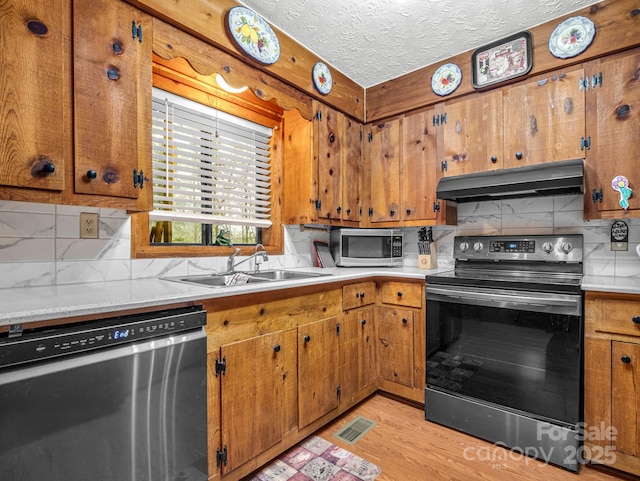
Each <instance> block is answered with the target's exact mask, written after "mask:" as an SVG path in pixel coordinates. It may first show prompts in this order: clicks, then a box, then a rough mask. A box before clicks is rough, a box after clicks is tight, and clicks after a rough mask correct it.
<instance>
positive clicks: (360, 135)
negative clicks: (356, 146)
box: [360, 130, 363, 142]
mask: <svg viewBox="0 0 640 481" xmlns="http://www.w3.org/2000/svg"><path fill="white" fill-rule="evenodd" d="M362 138H363V137H362V130H361V131H360V142H362Z"/></svg>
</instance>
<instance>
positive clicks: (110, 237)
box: [0, 196, 640, 288]
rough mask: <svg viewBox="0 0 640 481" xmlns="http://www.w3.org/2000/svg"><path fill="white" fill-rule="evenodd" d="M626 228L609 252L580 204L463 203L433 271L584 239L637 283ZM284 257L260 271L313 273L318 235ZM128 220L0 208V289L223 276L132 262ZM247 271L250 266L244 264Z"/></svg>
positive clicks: (113, 214) (409, 235)
mask: <svg viewBox="0 0 640 481" xmlns="http://www.w3.org/2000/svg"><path fill="white" fill-rule="evenodd" d="M80 212H98V213H99V215H100V238H99V239H80V238H79V214H80ZM625 220H626V221H627V223H628V224H629V231H630V232H629V241H630V242H629V251H627V252H612V251H611V250H610V240H609V239H610V228H611V224H612V221H591V222H584V221H583V220H582V197H581V196H558V197H542V198H534V199H517V200H508V201H492V202H480V203H476V202H474V203H466V204H460V205H459V206H458V226H457V228H456V227H444V226H436V227H434V228H433V230H434V238H435V240H436V244H437V252H438V264H439V266H440V267H453V259H452V253H453V238H454V236H455V235H458V234H459V235H466V234H486V235H495V234H522V233H525V234H551V233H554V234H565V233H571V234H583V235H584V241H585V248H586V249H585V273H586V274H593V275H605V276H612V275H617V276H625V277H629V276H636V277H640V259H639V258H638V257H637V256H636V254H635V247H636V245H637V244H638V243H640V219H625ZM417 230H418V229H417V228H411V229H405V251H406V257H405V265H408V266H412V265H417ZM284 234H285V254H284V255H283V256H274V255H272V256H270V257H269V262H268V263H267V265H266V266H265V268H280V267H305V266H310V265H313V262H312V255H311V241H312V240H314V239H319V240H324V241H328V234H327V233H326V232H324V231H323V230H321V229H304V230H301V229H300V228H299V226H287V227H285V229H284ZM130 242H131V220H130V218H129V216H128V215H127V214H126V212H124V211H121V210H113V209H97V208H89V207H70V206H60V205H49V204H33V203H25V202H10V201H0V288H3V287H16V286H32V285H49V284H71V283H83V282H95V281H105V280H122V279H137V278H148V277H162V276H180V275H193V274H206V273H210V272H211V271H214V270H215V271H223V270H225V267H226V265H225V258H224V257H205V258H201V257H199V258H171V259H131V254H130ZM248 266H249V267H252V265H251V263H249V264H248Z"/></svg>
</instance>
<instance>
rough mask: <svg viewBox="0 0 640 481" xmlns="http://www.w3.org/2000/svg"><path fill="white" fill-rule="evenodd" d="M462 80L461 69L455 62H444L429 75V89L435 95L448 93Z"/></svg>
mask: <svg viewBox="0 0 640 481" xmlns="http://www.w3.org/2000/svg"><path fill="white" fill-rule="evenodd" d="M461 81H462V71H461V70H460V67H458V66H457V65H456V64H455V63H445V64H444V65H441V66H440V67H438V69H437V70H436V71H435V72H434V74H433V76H432V77H431V89H432V90H433V91H434V92H435V93H436V94H437V95H442V96H444V95H449V94H450V93H452V92H453V91H454V90H455V89H457V88H458V85H460V82H461Z"/></svg>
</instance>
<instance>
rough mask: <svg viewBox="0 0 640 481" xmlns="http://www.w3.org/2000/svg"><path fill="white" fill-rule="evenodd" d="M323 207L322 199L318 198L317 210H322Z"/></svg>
mask: <svg viewBox="0 0 640 481" xmlns="http://www.w3.org/2000/svg"><path fill="white" fill-rule="evenodd" d="M321 207H322V201H321V200H320V199H316V210H320V208H321Z"/></svg>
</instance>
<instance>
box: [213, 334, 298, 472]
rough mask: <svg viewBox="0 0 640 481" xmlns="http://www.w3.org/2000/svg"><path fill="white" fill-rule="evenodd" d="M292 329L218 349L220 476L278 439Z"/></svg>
mask: <svg viewBox="0 0 640 481" xmlns="http://www.w3.org/2000/svg"><path fill="white" fill-rule="evenodd" d="M295 349H296V344H295V331H291V332H282V331H279V332H275V333H273V334H266V335H264V336H260V337H255V338H252V339H248V340H246V341H240V342H236V343H233V344H227V345H225V346H222V348H221V349H220V356H221V359H224V360H225V361H226V372H225V373H224V374H220V375H219V378H220V379H221V383H222V387H221V400H220V402H221V406H222V416H221V425H222V446H223V447H226V448H227V464H225V465H223V467H222V469H223V472H224V473H227V472H230V471H233V470H234V469H235V468H237V467H238V466H240V465H242V464H243V463H245V462H247V461H248V460H250V459H252V458H254V457H255V456H257V455H258V454H260V453H262V452H263V451H265V450H267V449H268V448H270V447H271V446H273V445H275V444H277V443H278V442H280V441H281V439H282V436H283V427H284V425H285V423H284V404H283V396H284V394H283V393H284V382H285V380H284V377H285V376H284V374H285V368H284V365H285V357H286V356H295Z"/></svg>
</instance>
